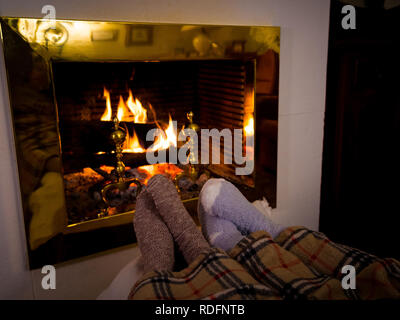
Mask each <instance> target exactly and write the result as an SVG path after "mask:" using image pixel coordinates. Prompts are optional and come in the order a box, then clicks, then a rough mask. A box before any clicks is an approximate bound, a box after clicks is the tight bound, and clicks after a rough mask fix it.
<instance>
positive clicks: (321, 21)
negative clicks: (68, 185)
mask: <svg viewBox="0 0 400 320" xmlns="http://www.w3.org/2000/svg"><path fill="white" fill-rule="evenodd" d="M329 2H330V1H329V0H247V1H244V0H219V1H216V0H203V1H195V0H192V1H183V0H167V1H161V0H153V1H149V0H114V1H109V0H89V1H84V2H83V1H80V0H79V1H78V0H69V1H65V0H64V1H62V0H53V1H50V0H44V1H40V0H31V1H29V2H28V1H24V0H2V2H1V3H0V16H16V17H41V7H42V6H43V5H45V4H52V5H54V6H55V7H56V10H57V17H58V18H65V19H68V18H72V19H82V20H90V19H93V20H119V21H139V22H171V23H200V24H236V25H274V26H280V27H281V28H282V29H281V69H280V84H279V85H280V101H279V132H278V135H279V138H278V140H279V141H278V202H277V210H276V217H277V219H278V220H279V221H280V222H282V223H284V224H288V225H289V224H290V225H294V224H295V225H305V226H308V227H310V228H314V229H317V228H318V220H319V198H320V183H321V162H322V139H323V123H324V109H325V82H326V61H327V46H328V27H329ZM0 79H1V87H0V170H1V179H0V283H1V284H2V286H1V289H0V298H33V297H36V298H43V297H46V298H51V297H54V298H60V297H67V298H70V297H74V298H91V297H93V298H94V297H95V296H96V295H97V294H98V293H99V292H100V290H101V288H103V287H104V286H106V285H107V284H108V283H109V282H110V281H111V279H112V277H113V276H114V275H115V274H116V273H117V271H118V268H120V267H122V266H123V265H124V264H126V262H127V261H129V260H130V259H131V257H133V255H134V254H135V252H136V251H135V248H125V249H124V250H122V251H121V250H120V251H118V253H109V254H102V255H100V256H96V257H95V258H86V259H84V260H80V261H79V262H72V263H66V264H63V266H62V273H61V272H60V276H59V277H58V278H57V285H58V288H59V289H57V290H56V291H57V292H56V293H54V294H51V293H49V292H46V293H45V294H44V293H43V291H41V289H40V282H39V281H40V279H41V277H40V275H39V273H38V271H35V272H32V273H31V272H29V271H28V269H27V261H26V260H27V259H26V255H25V252H26V246H25V239H24V237H25V236H24V233H23V222H22V213H21V208H20V205H19V192H18V188H19V187H18V179H17V175H16V166H15V152H14V147H13V143H12V140H11V132H12V131H11V126H10V116H9V103H8V97H7V93H6V84H5V75H4V61H3V57H2V56H1V59H0ZM93 265H101V266H103V267H102V268H98V267H97V268H89V267H88V266H93ZM111 265H112V266H114V267H113V268H108V267H107V266H111Z"/></svg>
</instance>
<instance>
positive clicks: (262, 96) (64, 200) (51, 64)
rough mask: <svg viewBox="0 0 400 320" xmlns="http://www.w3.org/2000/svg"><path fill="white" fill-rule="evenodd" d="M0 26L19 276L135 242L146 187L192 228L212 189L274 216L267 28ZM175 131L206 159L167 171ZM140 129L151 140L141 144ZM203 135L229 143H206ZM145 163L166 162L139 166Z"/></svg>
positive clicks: (274, 93)
mask: <svg viewBox="0 0 400 320" xmlns="http://www.w3.org/2000/svg"><path fill="white" fill-rule="evenodd" d="M1 26H2V35H3V41H4V54H5V61H6V67H7V73H8V80H9V90H10V99H11V108H12V115H13V122H14V133H15V140H16V148H17V160H18V168H19V176H20V185H21V193H22V201H23V208H24V215H25V226H26V234H27V241H28V247H29V248H30V250H29V255H30V265H31V268H36V267H39V266H42V265H43V264H46V263H51V264H53V263H57V262H61V261H65V260H68V259H71V258H76V257H79V256H83V255H87V254H91V253H95V252H99V251H102V250H105V249H110V248H114V247H117V246H121V245H124V244H129V243H132V242H134V241H135V237H134V231H133V227H132V218H133V215H134V210H135V199H136V196H137V194H138V193H139V192H140V190H141V188H143V187H144V186H145V185H146V183H147V181H148V179H149V178H150V177H151V176H152V175H154V174H159V173H160V174H164V175H166V176H168V177H169V178H170V179H171V180H172V181H173V182H174V183H175V185H176V187H177V189H178V191H179V193H180V195H181V199H182V201H183V202H184V203H185V205H186V207H187V208H188V210H189V212H190V213H191V214H192V215H193V217H194V219H196V205H197V198H198V194H199V192H200V190H201V187H202V185H204V183H205V182H206V181H207V180H208V179H210V178H212V177H223V178H225V179H228V180H230V181H232V182H233V183H235V184H236V185H237V187H238V188H240V190H241V191H242V192H243V193H244V194H245V195H246V197H247V198H248V199H249V200H251V201H252V200H256V199H259V198H261V197H263V196H266V197H267V198H268V200H269V202H270V204H271V205H272V206H274V205H275V198H276V141H277V103H278V88H277V78H278V69H279V55H278V54H277V53H276V52H277V51H278V50H279V28H275V27H236V26H235V27H233V26H185V25H167V24H166V25H162V24H154V25H144V24H134V23H111V22H89V21H87V22H85V21H47V20H37V19H23V18H2V22H1ZM185 129H186V130H187V129H191V130H193V131H195V132H196V134H198V142H199V145H200V146H203V143H204V145H207V146H208V148H209V151H210V152H209V155H207V159H206V157H204V155H203V154H202V153H201V152H199V153H198V154H196V159H197V162H196V161H194V162H193V163H191V162H190V161H191V160H192V159H193V158H192V157H193V154H194V153H191V150H189V152H187V153H184V154H185V155H186V157H187V160H188V161H189V163H182V162H180V161H174V153H173V152H176V154H179V153H180V152H181V150H184V147H185V144H188V143H191V142H193V137H186V136H185V134H186V131H185ZM151 130H158V132H159V135H158V136H156V137H153V139H150V141H149V139H148V133H149V131H151ZM204 130H208V132H212V130H217V132H219V133H220V132H222V131H223V130H225V133H226V134H227V135H228V136H226V135H222V136H223V138H221V139H220V142H219V143H218V144H214V143H213V140H212V139H211V138H210V136H207V135H205V133H204V132H207V131H204ZM235 130H240V132H242V135H241V136H240V145H239V147H238V146H236V145H234V143H232V142H231V141H230V138H229V134H231V136H232V137H233V138H235V135H234V132H235ZM117 133H118V134H121V133H123V139H122V140H118V139H117V138H115V137H116V136H117ZM181 135H183V136H184V137H185V139H181V140H179V139H178V137H179V136H181ZM112 137H114V138H112ZM249 138H252V140H248V139H249ZM117 141H118V142H117ZM204 141H205V142H204ZM249 141H253V144H252V145H250V144H249ZM225 147H226V148H225ZM237 149H240V156H243V157H244V159H247V160H249V161H253V162H254V164H253V167H254V168H252V169H251V172H249V174H241V175H238V174H237V172H238V168H242V167H243V163H237V162H236V161H235V160H236V158H235V157H233V153H234V152H236V150H237ZM185 150H186V149H185ZM150 153H151V154H153V155H156V156H160V155H161V154H165V155H166V158H165V159H164V160H163V161H159V163H149V157H148V155H149V154H150ZM214 154H218V157H217V158H219V161H214V158H213V156H214ZM175 157H176V156H175ZM230 157H231V158H232V157H233V161H229V160H228V158H230ZM119 168H122V169H121V170H120V169H119ZM122 185H123V187H121V186H122ZM46 190H47V191H46ZM46 192H47V193H46ZM40 219H42V220H40ZM43 219H45V220H46V223H44V224H43V223H42V224H41V222H43ZM43 225H45V227H47V229H46V228H44V227H43ZM43 228H44V229H43Z"/></svg>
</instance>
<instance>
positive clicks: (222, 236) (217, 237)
mask: <svg viewBox="0 0 400 320" xmlns="http://www.w3.org/2000/svg"><path fill="white" fill-rule="evenodd" d="M201 212H202V213H201V214H199V219H200V223H201V225H202V231H203V234H204V237H205V238H206V239H207V240H208V242H209V243H210V244H211V245H212V246H213V247H216V248H219V249H222V250H225V251H226V252H228V251H229V250H231V249H232V248H233V247H234V246H235V245H236V244H237V243H238V242H239V241H240V240H242V239H243V237H244V236H243V235H242V234H241V233H240V231H239V230H238V229H237V228H236V226H235V225H234V224H233V223H232V222H230V221H229V220H225V219H221V218H218V217H215V216H212V215H209V214H206V212H204V211H201Z"/></svg>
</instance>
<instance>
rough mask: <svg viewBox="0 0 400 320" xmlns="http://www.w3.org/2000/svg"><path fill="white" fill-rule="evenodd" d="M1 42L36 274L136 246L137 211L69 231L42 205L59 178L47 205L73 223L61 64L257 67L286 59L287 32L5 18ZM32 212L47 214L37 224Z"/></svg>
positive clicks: (28, 236) (104, 218)
mask: <svg viewBox="0 0 400 320" xmlns="http://www.w3.org/2000/svg"><path fill="white" fill-rule="evenodd" d="M1 36H2V43H3V50H4V57H5V63H6V72H7V77H8V87H9V94H10V105H11V114H12V119H13V128H14V138H15V143H16V150H17V161H18V171H19V180H20V189H21V194H22V202H23V213H24V221H25V228H26V235H27V242H28V248H29V256H30V267H31V268H38V267H41V266H43V265H44V264H48V263H52V264H53V263H57V262H61V261H65V260H68V259H72V258H76V257H79V256H84V255H88V254H91V253H95V252H99V251H102V250H105V249H111V248H115V247H117V246H121V245H126V244H129V243H132V242H134V241H135V238H134V232H133V230H132V229H133V228H132V217H133V212H128V213H125V214H119V215H116V216H110V217H103V218H100V219H95V220H91V221H88V222H82V223H78V224H73V225H68V223H67V222H66V221H63V222H60V221H55V220H54V219H53V217H46V215H45V212H46V208H45V207H40V206H41V205H43V204H40V203H38V201H37V198H38V197H40V195H39V194H37V192H38V191H37V189H38V187H39V186H40V185H41V183H43V181H42V179H44V178H45V177H46V176H48V177H52V180H51V181H52V182H51V183H50V187H49V188H50V189H51V190H49V194H48V195H47V197H48V198H47V199H46V206H47V208H48V210H54V211H55V212H56V214H60V215H63V216H65V213H62V211H63V210H64V211H65V210H66V209H65V204H64V202H65V200H64V199H65V198H64V194H63V192H59V191H57V190H63V179H62V172H63V171H62V168H63V166H62V157H60V155H61V154H62V153H61V150H62V149H61V145H60V139H59V128H58V111H57V102H56V99H55V94H54V82H53V75H52V63H53V62H54V61H68V62H69V61H72V62H135V61H142V62H143V61H148V62H157V61H178V60H179V61H180V60H185V61H190V60H214V61H215V60H229V59H231V60H232V59H236V60H250V59H253V60H254V59H256V58H257V57H258V56H261V55H263V54H264V53H265V52H267V51H268V50H270V49H273V50H274V51H275V52H279V36H280V28H279V27H264V26H220V25H183V24H154V23H151V24H149V23H126V22H102V21H73V20H52V21H50V20H43V19H30V18H13V17H2V18H1ZM78 76H79V75H78ZM248 112H249V114H251V115H252V116H253V117H254V116H255V110H254V109H253V110H248ZM49 179H50V178H49ZM57 188H59V189H57ZM60 188H61V189H60ZM192 205H193V204H192ZM32 206H37V207H36V212H40V213H41V214H42V215H43V214H44V216H43V217H41V218H38V219H36V220H38V221H36V222H35V223H33V221H34V220H35V219H33V217H32V211H31V208H32ZM43 228H44V229H43ZM46 228H47V229H46ZM121 228H122V229H121ZM45 229H46V230H45ZM102 230H103V231H102ZM104 230H108V231H104ZM116 234H119V235H117V236H116ZM74 235H75V236H74ZM77 235H79V236H77ZM122 235H124V236H122ZM32 237H33V238H35V241H32ZM84 243H85V245H83V244H84Z"/></svg>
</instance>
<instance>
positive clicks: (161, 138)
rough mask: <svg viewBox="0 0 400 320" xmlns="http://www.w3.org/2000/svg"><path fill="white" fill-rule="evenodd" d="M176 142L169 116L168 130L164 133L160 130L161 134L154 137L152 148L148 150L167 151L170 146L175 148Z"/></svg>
mask: <svg viewBox="0 0 400 320" xmlns="http://www.w3.org/2000/svg"><path fill="white" fill-rule="evenodd" d="M160 129H161V128H160ZM176 141H177V138H176V132H175V128H174V124H173V122H172V119H171V115H169V123H168V128H167V129H166V130H165V131H163V130H162V132H161V134H159V135H158V136H157V137H156V139H155V141H154V144H153V145H152V147H151V148H150V149H148V150H149V151H156V150H164V149H168V148H169V147H170V146H175V147H176Z"/></svg>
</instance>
